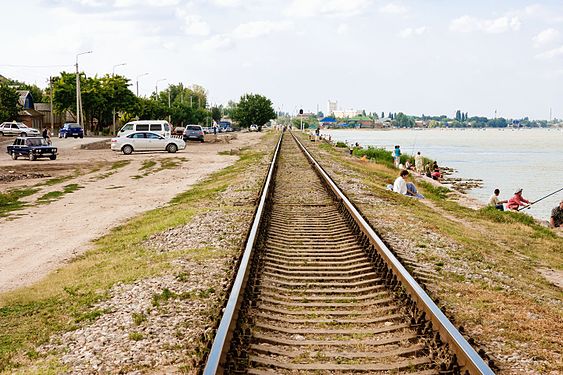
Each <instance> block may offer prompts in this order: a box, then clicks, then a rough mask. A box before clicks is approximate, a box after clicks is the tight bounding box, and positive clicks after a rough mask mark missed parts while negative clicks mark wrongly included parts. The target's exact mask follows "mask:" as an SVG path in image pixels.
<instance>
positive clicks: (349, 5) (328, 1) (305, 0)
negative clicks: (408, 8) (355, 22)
mask: <svg viewBox="0 0 563 375" xmlns="http://www.w3.org/2000/svg"><path fill="white" fill-rule="evenodd" d="M371 2H372V1H371V0H293V1H292V2H291V4H289V6H288V7H287V8H286V10H285V14H286V15H288V16H291V17H316V16H323V15H324V16H335V17H338V16H340V17H349V16H353V15H356V14H359V13H361V12H362V11H363V10H364V9H366V8H367V7H368V6H369V5H370V4H371Z"/></svg>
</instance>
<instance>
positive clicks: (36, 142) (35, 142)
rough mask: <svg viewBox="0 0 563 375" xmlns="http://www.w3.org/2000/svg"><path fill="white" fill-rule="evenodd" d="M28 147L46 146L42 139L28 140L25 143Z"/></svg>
mask: <svg viewBox="0 0 563 375" xmlns="http://www.w3.org/2000/svg"><path fill="white" fill-rule="evenodd" d="M25 143H26V144H27V145H28V146H47V145H48V144H47V141H46V140H45V139H44V138H29V139H27V140H26V142H25Z"/></svg>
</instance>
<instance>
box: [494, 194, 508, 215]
mask: <svg viewBox="0 0 563 375" xmlns="http://www.w3.org/2000/svg"><path fill="white" fill-rule="evenodd" d="M499 194H500V190H499V189H495V191H494V194H493V195H491V197H490V198H489V206H493V207H494V208H496V209H497V210H500V211H504V206H503V203H508V201H501V200H500V199H499V198H498V196H499Z"/></svg>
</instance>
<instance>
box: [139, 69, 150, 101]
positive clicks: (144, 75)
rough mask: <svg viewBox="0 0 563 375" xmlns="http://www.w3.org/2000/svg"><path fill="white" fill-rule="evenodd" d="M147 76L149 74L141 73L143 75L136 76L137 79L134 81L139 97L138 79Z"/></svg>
mask: <svg viewBox="0 0 563 375" xmlns="http://www.w3.org/2000/svg"><path fill="white" fill-rule="evenodd" d="M148 74H149V73H143V74H139V75H138V76H137V79H136V81H137V96H139V78H140V77H143V76H146V75H148Z"/></svg>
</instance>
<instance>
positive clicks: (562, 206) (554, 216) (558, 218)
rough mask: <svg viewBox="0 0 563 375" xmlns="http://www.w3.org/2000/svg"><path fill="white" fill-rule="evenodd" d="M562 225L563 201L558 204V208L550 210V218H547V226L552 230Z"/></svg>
mask: <svg viewBox="0 0 563 375" xmlns="http://www.w3.org/2000/svg"><path fill="white" fill-rule="evenodd" d="M561 225H563V199H561V202H559V206H557V207H555V208H554V209H553V210H551V217H550V218H549V226H550V227H552V228H561Z"/></svg>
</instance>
